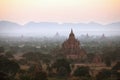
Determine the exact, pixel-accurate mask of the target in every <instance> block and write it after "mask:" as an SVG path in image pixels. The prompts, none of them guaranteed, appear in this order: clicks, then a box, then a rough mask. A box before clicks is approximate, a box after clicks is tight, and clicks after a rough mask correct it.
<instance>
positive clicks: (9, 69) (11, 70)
mask: <svg viewBox="0 0 120 80" xmlns="http://www.w3.org/2000/svg"><path fill="white" fill-rule="evenodd" d="M19 69H20V67H19V65H18V64H17V63H16V62H15V61H12V60H8V59H7V58H6V57H4V56H0V72H4V73H6V74H8V75H9V76H14V75H15V74H16V73H17V72H18V71H19Z"/></svg>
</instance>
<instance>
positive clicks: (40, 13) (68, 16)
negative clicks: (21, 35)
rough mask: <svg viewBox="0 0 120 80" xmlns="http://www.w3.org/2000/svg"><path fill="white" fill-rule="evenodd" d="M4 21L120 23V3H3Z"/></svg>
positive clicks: (10, 0)
mask: <svg viewBox="0 0 120 80" xmlns="http://www.w3.org/2000/svg"><path fill="white" fill-rule="evenodd" d="M0 20H8V21H13V22H17V23H20V24H25V23H27V22H29V21H35V22H60V23H62V22H85V23H86V22H91V21H95V22H99V23H103V24H107V23H111V22H116V21H120V0H0Z"/></svg>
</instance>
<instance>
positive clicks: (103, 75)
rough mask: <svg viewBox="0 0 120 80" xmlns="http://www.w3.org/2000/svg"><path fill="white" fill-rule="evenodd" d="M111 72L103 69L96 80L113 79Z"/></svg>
mask: <svg viewBox="0 0 120 80" xmlns="http://www.w3.org/2000/svg"><path fill="white" fill-rule="evenodd" d="M111 74H112V73H111V70H108V69H102V70H101V71H100V72H99V73H98V74H97V75H96V80H107V79H111Z"/></svg>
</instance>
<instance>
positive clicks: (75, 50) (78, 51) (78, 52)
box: [62, 29, 87, 60]
mask: <svg viewBox="0 0 120 80" xmlns="http://www.w3.org/2000/svg"><path fill="white" fill-rule="evenodd" d="M62 52H63V55H64V56H65V57H66V58H67V59H73V60H76V59H79V60H84V59H86V58H87V53H86V51H85V50H84V49H83V48H82V47H81V45H80V42H79V41H78V40H77V39H76V38H75V35H74V33H73V30H72V29H71V32H70V34H69V38H68V39H67V40H66V41H64V42H63V44H62Z"/></svg>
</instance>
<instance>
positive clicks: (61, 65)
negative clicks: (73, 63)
mask: <svg viewBox="0 0 120 80" xmlns="http://www.w3.org/2000/svg"><path fill="white" fill-rule="evenodd" d="M53 67H54V68H56V69H57V73H58V76H60V77H66V76H68V75H69V74H70V72H71V68H70V63H69V61H68V60H66V59H58V60H56V62H55V63H54V64H53Z"/></svg>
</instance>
